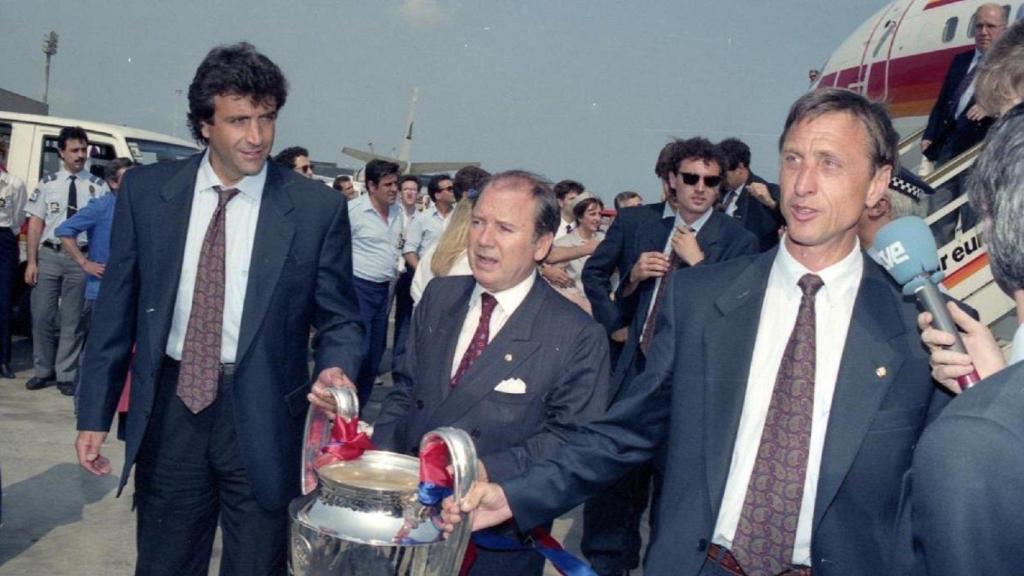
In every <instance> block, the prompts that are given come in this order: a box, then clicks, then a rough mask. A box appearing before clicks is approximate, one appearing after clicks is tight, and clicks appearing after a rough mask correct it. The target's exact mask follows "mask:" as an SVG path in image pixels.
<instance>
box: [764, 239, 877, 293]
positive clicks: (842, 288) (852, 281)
mask: <svg viewBox="0 0 1024 576" xmlns="http://www.w3.org/2000/svg"><path fill="white" fill-rule="evenodd" d="M804 274H817V275H818V276H819V277H820V278H821V280H822V281H823V282H824V283H825V285H824V286H823V287H822V289H821V292H819V293H824V295H825V297H826V298H829V299H845V298H848V297H854V296H856V294H857V289H858V288H859V287H860V279H861V276H863V274H864V257H863V256H862V255H861V251H860V240H856V241H855V243H854V246H853V249H852V250H850V253H849V254H847V255H846V256H845V257H844V258H843V259H842V260H840V261H838V262H836V263H835V264H832V265H831V266H829V267H827V268H823V269H822V270H819V271H817V272H811V271H810V270H809V269H808V268H807V267H806V266H804V265H803V264H801V263H800V262H798V261H797V259H796V258H794V257H793V255H792V254H790V252H789V250H788V249H787V248H786V241H785V238H783V240H782V242H779V252H778V254H776V256H775V262H774V263H772V272H771V275H772V277H774V278H777V279H778V282H780V283H781V285H782V286H792V287H794V288H795V287H796V286H797V283H798V282H799V281H800V278H801V277H803V275H804Z"/></svg>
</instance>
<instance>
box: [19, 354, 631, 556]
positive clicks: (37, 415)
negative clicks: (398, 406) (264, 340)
mask: <svg viewBox="0 0 1024 576" xmlns="http://www.w3.org/2000/svg"><path fill="white" fill-rule="evenodd" d="M12 367H13V369H14V370H15V371H16V372H17V376H18V377H17V378H16V379H13V380H9V379H0V487H2V491H3V516H2V524H0V575H2V576H7V575H9V576H42V575H45V576H71V575H80V574H88V575H99V574H102V575H110V576H122V575H130V574H132V572H133V568H134V562H135V515H134V513H133V512H132V498H133V493H134V488H133V484H132V482H131V480H129V482H128V484H127V486H126V487H125V489H124V493H123V494H121V496H120V497H116V491H117V480H118V479H117V475H116V472H115V474H112V475H109V476H105V477H97V476H93V475H91V474H89V473H87V472H85V471H84V470H82V469H81V468H80V467H79V466H78V462H77V458H76V456H75V448H74V442H75V436H76V431H75V418H74V406H73V403H72V399H71V398H70V397H67V396H62V395H61V394H60V392H59V391H58V390H57V388H56V387H50V388H46V389H44V390H37V391H29V390H26V389H25V382H26V381H27V380H28V379H29V378H30V377H31V376H32V367H31V342H29V341H28V340H26V339H23V338H16V339H15V354H14V362H13V365H12ZM388 387H389V380H388V379H387V378H385V381H384V383H383V384H382V385H379V386H378V387H377V390H375V392H374V397H373V399H372V400H371V402H370V404H369V405H368V406H367V411H369V412H370V413H376V411H378V410H379V402H380V399H381V398H383V396H384V394H386V392H387V388H388ZM104 447H105V451H104V453H105V455H106V456H107V457H108V458H110V460H111V465H112V467H113V470H115V471H119V470H120V469H121V466H122V465H123V463H124V450H123V447H122V444H121V443H120V442H119V441H117V440H116V438H115V437H114V434H113V433H112V434H111V435H110V436H109V437H108V440H107V442H106V444H105V445H104ZM644 525H645V526H646V522H644ZM581 529H582V511H581V508H577V509H575V510H573V511H571V512H570V513H568V514H566V515H565V516H564V517H562V518H560V519H559V520H557V521H556V522H555V525H554V527H553V528H552V535H553V536H554V537H555V538H557V539H558V540H559V541H560V542H562V544H563V545H564V546H565V547H566V549H568V550H569V551H571V552H573V553H575V554H576V555H577V556H580V557H582V556H581V555H580V553H579V539H580V532H581ZM645 536H646V534H645ZM219 557H220V541H219V538H218V540H217V541H216V542H215V543H214V551H213V563H212V566H211V569H210V574H217V571H218V568H219ZM639 573H640V572H639V571H633V572H632V574H634V575H635V574H639ZM556 574H557V572H556V571H555V570H554V568H553V567H551V566H550V564H549V565H548V567H547V569H546V570H545V576H555V575H556Z"/></svg>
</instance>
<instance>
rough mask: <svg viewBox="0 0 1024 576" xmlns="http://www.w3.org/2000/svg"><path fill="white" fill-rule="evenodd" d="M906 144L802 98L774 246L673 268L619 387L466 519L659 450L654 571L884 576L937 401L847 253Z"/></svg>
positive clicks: (878, 290) (578, 487)
mask: <svg viewBox="0 0 1024 576" xmlns="http://www.w3.org/2000/svg"><path fill="white" fill-rule="evenodd" d="M897 140H898V136H897V134H896V132H895V130H894V129H893V128H892V124H891V122H890V121H889V118H888V115H887V114H886V112H885V110H884V109H883V108H882V107H881V106H879V105H876V104H872V103H870V102H868V101H867V100H866V99H864V98H863V97H862V96H860V95H857V94H855V93H852V92H848V91H844V90H838V89H822V90H818V91H814V92H811V93H808V94H806V95H804V96H803V97H801V98H800V99H799V100H797V102H796V103H795V104H794V105H793V107H792V109H791V110H790V114H789V117H788V119H787V121H786V127H785V131H784V132H783V137H782V139H781V150H780V152H781V155H782V158H781V162H780V171H781V175H780V182H781V188H782V207H783V208H782V212H783V214H784V215H785V217H786V222H787V227H788V232H787V235H786V237H785V239H784V241H783V242H782V243H780V246H779V248H778V249H777V250H775V251H772V252H768V253H765V254H762V255H760V256H757V257H744V258H737V259H735V260H732V261H729V262H725V263H722V264H718V265H715V266H707V267H697V268H693V269H688V270H682V271H679V272H677V273H676V274H675V275H674V276H673V278H672V286H670V287H669V290H670V292H669V296H668V297H666V299H665V303H664V306H663V307H662V311H661V313H660V314H659V316H658V332H657V334H656V335H655V337H654V340H653V343H652V347H651V350H650V354H649V355H648V362H647V366H646V370H645V371H644V372H643V373H642V374H641V375H640V376H639V377H638V378H637V379H636V381H635V382H634V384H633V386H631V388H630V390H629V391H628V394H627V395H626V396H623V397H621V398H620V399H618V400H617V401H616V402H615V403H613V404H612V406H611V408H610V409H609V412H608V414H607V415H606V416H605V417H604V418H602V419H600V420H598V421H595V422H593V423H591V424H589V425H588V426H586V427H585V428H584V429H583V430H582V431H581V433H579V434H573V435H572V437H571V439H570V441H569V442H568V443H567V445H566V447H565V448H564V449H563V450H562V451H561V452H560V453H559V454H558V455H557V456H556V457H555V458H553V459H551V460H550V461H548V462H545V463H544V464H541V465H538V466H535V467H534V468H533V469H531V470H530V471H529V472H528V473H527V474H526V475H524V476H522V477H520V478H517V479H513V480H511V481H508V482H505V483H504V484H503V485H502V486H500V487H499V486H497V485H494V484H479V485H478V486H477V487H476V488H475V489H474V490H473V492H472V493H471V494H470V496H469V497H468V498H467V499H466V501H465V502H463V508H464V509H471V508H474V507H476V506H479V505H481V503H482V506H481V507H480V510H477V515H476V517H475V522H477V524H478V525H480V526H483V525H487V524H490V523H492V522H494V521H496V520H497V519H498V518H507V517H509V516H510V515H512V513H513V512H514V516H515V521H516V522H517V524H518V525H519V526H520V528H526V527H529V526H531V525H533V524H536V523H538V522H540V521H543V520H546V519H548V518H550V517H551V515H552V514H555V513H558V512H560V511H562V510H564V509H565V508H566V507H569V506H572V505H574V504H576V503H578V502H579V501H581V500H583V499H585V498H587V497H588V496H589V495H590V494H592V493H594V491H596V490H598V489H600V488H601V487H602V486H605V485H607V484H609V483H610V482H611V481H613V480H614V479H615V478H616V477H617V476H618V475H620V474H622V473H623V472H624V471H625V470H627V469H629V468H630V467H632V466H635V465H636V464H637V463H639V462H642V461H644V460H646V459H648V458H650V457H651V455H652V454H653V453H654V451H655V450H657V449H658V448H659V446H661V445H662V444H663V443H667V458H666V462H667V465H666V466H667V467H666V470H665V482H664V492H663V494H662V497H661V501H660V502H661V505H660V507H659V510H658V516H657V523H656V526H655V530H654V531H653V533H652V540H651V547H650V550H649V551H648V555H647V559H646V565H645V572H646V573H647V574H651V575H654V576H661V575H667V574H673V575H676V574H681V575H684V576H685V575H712V574H714V575H720V574H743V573H745V574H748V575H750V576H755V575H762V574H767V575H774V574H779V573H784V574H809V573H810V571H811V570H813V573H814V574H815V575H816V576H832V575H840V574H842V575H850V574H885V573H887V571H888V569H889V568H890V567H891V562H892V558H893V555H894V554H893V553H894V549H895V548H896V546H897V538H896V534H895V527H896V511H897V506H898V499H899V493H900V484H901V481H902V479H903V476H904V474H905V473H906V471H907V469H908V468H909V466H910V460H911V457H912V455H913V448H914V445H915V444H916V442H917V439H918V436H919V434H920V433H921V430H922V429H923V428H924V425H925V423H926V422H927V421H928V418H929V417H930V415H933V414H935V413H937V412H938V411H939V410H941V407H942V406H943V405H944V404H945V402H946V401H947V400H948V398H947V397H946V395H945V393H944V392H941V391H940V390H939V389H938V387H936V386H935V384H934V383H933V381H932V380H931V378H930V377H929V370H928V363H927V358H925V356H924V354H923V351H922V350H921V348H920V345H919V343H918V342H917V341H916V338H915V329H914V328H915V325H916V322H915V317H916V310H915V307H914V305H913V303H912V302H907V301H905V300H904V299H903V298H902V296H901V294H900V291H899V288H898V287H897V286H895V285H894V283H892V282H891V280H890V279H889V278H888V277H887V275H886V274H885V272H884V271H883V270H882V269H881V268H879V267H878V266H877V265H876V264H874V263H873V262H872V261H871V260H870V259H868V258H866V257H865V256H864V255H863V253H862V252H861V251H860V250H859V247H858V244H857V234H856V232H857V221H858V219H859V217H860V214H861V212H862V211H863V210H864V209H865V207H866V206H871V205H873V204H874V203H875V202H877V201H878V199H879V198H880V197H881V196H882V195H883V194H884V193H885V189H886V186H887V185H888V182H889V178H890V175H891V172H892V169H893V166H894V164H895V162H896V158H897V153H896V145H897ZM809 352H810V353H809ZM670 417H671V419H669V418H670ZM778 471H781V472H783V473H784V474H783V475H782V476H781V477H776V476H775V472H778ZM454 510H455V508H454V505H453V504H451V503H449V504H448V507H447V509H446V519H447V520H448V521H450V522H451V521H456V520H458V519H459V516H458V515H457V514H453V512H454Z"/></svg>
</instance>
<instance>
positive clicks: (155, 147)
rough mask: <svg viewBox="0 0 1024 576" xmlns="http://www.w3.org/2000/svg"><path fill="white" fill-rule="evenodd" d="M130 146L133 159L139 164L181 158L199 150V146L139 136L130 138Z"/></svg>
mask: <svg viewBox="0 0 1024 576" xmlns="http://www.w3.org/2000/svg"><path fill="white" fill-rule="evenodd" d="M128 148H129V149H130V150H131V152H132V159H133V160H135V161H136V162H138V163H139V164H154V163H156V162H166V161H168V160H180V159H182V158H187V157H189V156H191V155H193V154H195V153H196V152H198V151H199V149H198V148H192V147H190V146H180V145H178V144H169V143H167V142H157V141H155V140H139V139H137V138H128Z"/></svg>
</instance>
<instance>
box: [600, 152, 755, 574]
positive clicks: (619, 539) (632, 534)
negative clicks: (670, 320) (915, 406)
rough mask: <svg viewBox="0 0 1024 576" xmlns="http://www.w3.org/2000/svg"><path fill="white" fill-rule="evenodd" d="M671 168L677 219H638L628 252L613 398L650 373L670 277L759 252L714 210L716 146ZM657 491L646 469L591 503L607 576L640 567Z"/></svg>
mask: <svg viewBox="0 0 1024 576" xmlns="http://www.w3.org/2000/svg"><path fill="white" fill-rule="evenodd" d="M669 166H671V169H670V171H669V173H668V177H669V181H670V185H671V190H672V193H673V194H674V196H675V200H676V202H675V206H676V213H675V215H674V216H673V217H671V218H652V217H651V211H649V210H648V211H646V212H637V214H641V215H642V216H641V218H640V219H644V220H647V222H645V223H644V225H643V226H638V227H635V228H633V227H632V226H631V228H633V232H632V233H631V234H630V236H629V240H627V241H626V242H625V247H624V248H625V249H624V250H623V252H624V255H625V258H624V260H625V267H626V268H625V269H626V270H628V271H629V272H628V274H624V275H623V277H622V279H621V285H620V288H619V292H618V294H619V302H618V305H619V308H620V309H621V310H623V311H624V315H625V316H627V317H630V318H632V321H631V323H630V327H629V331H628V336H627V338H626V343H625V346H624V348H623V350H622V354H621V355H620V356H619V359H618V361H617V363H616V365H615V375H614V377H613V378H612V382H613V384H612V390H613V397H617V396H619V395H622V394H623V390H624V389H626V388H628V387H629V386H630V383H631V382H632V381H633V379H634V378H636V375H637V374H639V373H640V372H642V371H643V369H644V365H645V362H646V355H645V353H646V351H647V347H648V346H647V345H648V344H649V340H650V339H651V336H652V335H653V334H654V328H655V326H656V322H655V321H654V319H655V318H656V316H657V310H658V308H659V303H660V298H659V297H658V294H659V293H663V292H664V289H665V286H666V285H665V276H666V275H668V274H670V273H671V272H672V271H673V270H676V269H680V268H688V267H693V266H706V265H709V264H714V263H716V262H723V261H725V260H730V259H732V258H736V257H738V256H743V255H746V254H756V253H757V252H758V243H757V238H755V237H754V235H753V234H751V233H750V232H748V231H747V230H744V229H743V227H742V226H740V225H739V224H738V223H737V222H736V221H734V220H732V219H731V218H729V217H728V216H726V215H725V214H723V213H722V212H720V211H717V210H714V209H713V206H714V205H715V202H716V200H717V199H718V189H719V186H720V185H721V184H722V173H723V172H724V168H725V166H726V163H725V159H724V158H723V156H722V154H721V152H720V151H719V149H718V148H717V147H716V146H715V145H714V144H712V143H711V142H709V141H708V140H707V139H705V138H699V137H698V138H690V139H687V140H678V141H676V142H675V146H673V147H672V152H671V155H670V161H669ZM630 218H632V215H630ZM588 265H589V262H588ZM650 483H651V470H650V467H649V466H641V467H640V468H638V469H637V470H636V471H635V472H634V473H631V474H630V475H628V476H627V477H626V478H624V479H623V480H622V482H620V483H619V484H617V485H616V486H615V487H613V488H612V489H611V490H609V491H606V492H604V493H602V494H600V495H598V496H597V497H595V498H594V499H592V500H590V501H588V502H587V505H586V507H585V508H584V529H583V545H582V548H583V552H584V554H585V555H586V556H587V559H588V560H590V562H591V564H593V566H594V568H595V570H596V571H597V572H598V573H599V574H601V575H602V576H604V575H606V574H608V575H612V574H620V573H622V572H624V571H625V570H629V569H631V568H634V567H636V565H637V563H638V562H639V549H640V532H639V523H640V517H641V516H642V515H643V512H644V510H645V509H646V508H647V500H648V495H649V490H648V488H649V486H650ZM625 501H629V502H631V503H632V509H631V510H628V511H627V510H625V508H627V506H626V505H625V504H624V502H625Z"/></svg>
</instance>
